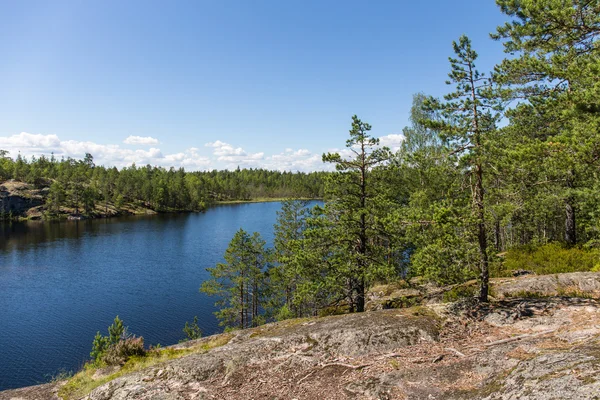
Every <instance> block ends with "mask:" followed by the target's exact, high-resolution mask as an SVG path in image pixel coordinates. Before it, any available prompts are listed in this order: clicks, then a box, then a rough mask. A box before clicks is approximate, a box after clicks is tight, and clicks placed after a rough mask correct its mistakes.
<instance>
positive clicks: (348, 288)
mask: <svg viewBox="0 0 600 400" xmlns="http://www.w3.org/2000/svg"><path fill="white" fill-rule="evenodd" d="M370 130H371V126H370V125H369V124H367V123H365V122H363V121H361V120H360V119H359V118H358V117H357V116H356V115H355V116H353V117H352V128H351V129H350V132H349V133H350V138H349V139H348V140H347V141H346V147H347V149H348V150H349V152H350V153H351V154H352V156H351V158H344V157H342V156H341V155H340V154H339V153H327V154H323V161H324V162H328V163H332V164H334V165H335V168H336V171H337V173H335V174H333V175H331V176H329V179H328V180H327V181H326V195H327V199H328V202H327V203H326V205H325V208H324V210H323V212H324V214H323V216H324V217H325V218H328V219H329V222H330V223H329V224H323V225H322V226H321V228H325V229H326V231H321V232H320V235H321V237H322V238H323V239H325V241H324V242H322V244H324V245H326V246H327V252H328V253H329V257H328V259H327V261H326V262H327V263H328V264H329V265H330V266H332V267H333V268H334V269H335V270H336V274H337V276H336V278H335V280H324V281H323V283H325V284H332V283H336V284H337V287H331V286H330V287H328V290H331V291H332V292H333V293H339V294H340V295H341V296H343V297H345V298H346V301H347V303H348V304H349V307H350V311H359V312H361V311H364V306H365V288H366V287H368V286H369V285H370V284H372V283H373V282H375V281H377V280H381V279H387V278H390V277H391V276H393V275H394V272H395V261H396V260H395V258H394V257H393V253H390V252H389V251H387V249H388V248H389V246H390V245H391V244H392V243H393V240H394V238H393V236H392V234H391V233H390V232H388V231H387V230H386V226H385V225H384V223H383V217H384V216H385V215H386V209H387V207H388V206H389V203H390V202H391V201H392V199H391V198H390V197H389V196H388V191H387V190H386V187H385V185H384V184H383V178H384V177H385V175H386V174H385V170H386V168H387V163H388V162H389V160H391V158H392V154H391V152H390V149H389V148H387V147H382V146H380V145H379V139H377V138H374V137H372V136H370V135H369V131H370ZM313 229H318V225H317V226H315V228H313Z"/></svg>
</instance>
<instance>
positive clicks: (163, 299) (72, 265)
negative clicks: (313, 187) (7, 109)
mask: <svg viewBox="0 0 600 400" xmlns="http://www.w3.org/2000/svg"><path fill="white" fill-rule="evenodd" d="M280 206H281V205H280V203H277V202H271V203H251V204H236V205H221V206H217V207H214V208H211V209H209V210H208V211H207V212H206V213H203V214H161V215H154V216H132V217H119V218H112V219H102V220H88V221H64V222H27V223H15V224H10V225H9V224H5V225H0V390H3V389H9V388H16V387H21V386H28V385H34V384H38V383H42V382H47V381H48V380H49V379H50V378H51V377H52V376H54V375H56V374H57V373H59V372H60V371H61V370H62V371H72V370H78V369H79V368H81V367H82V366H83V364H84V363H85V361H86V360H88V359H89V352H90V350H91V344H92V340H93V338H94V335H95V334H96V332H97V331H100V332H101V333H102V334H104V335H107V334H108V333H107V327H108V326H109V325H110V324H111V323H112V321H113V319H114V317H115V316H116V315H119V317H120V318H121V319H122V320H123V321H124V322H125V325H126V326H128V327H129V332H131V333H134V334H136V335H139V336H143V337H144V340H145V343H146V345H151V344H152V345H156V344H159V343H160V344H161V345H170V344H174V343H177V342H178V341H179V340H181V339H183V338H184V337H185V335H184V333H183V332H182V328H183V326H184V324H185V322H186V321H190V322H191V321H192V319H193V318H194V316H195V315H197V316H198V319H199V321H198V325H200V327H201V328H202V332H203V334H204V335H210V334H213V333H217V332H220V331H221V328H220V327H219V326H218V321H217V320H216V318H215V317H214V315H213V312H214V311H215V307H214V305H213V303H214V301H215V299H214V298H210V297H207V296H206V295H204V294H201V293H199V291H198V289H199V287H200V284H201V283H202V281H203V280H204V279H206V278H207V277H208V276H209V274H208V272H206V270H205V269H206V268H207V267H213V266H214V265H215V264H216V263H217V262H220V261H222V260H223V253H224V252H225V249H226V248H227V245H228V244H229V241H230V240H231V238H232V236H233V235H234V233H235V232H236V231H237V230H238V229H239V228H243V229H245V230H246V231H249V232H254V231H257V232H260V233H261V235H262V236H263V238H264V239H265V240H266V241H267V243H268V244H269V245H271V243H272V241H273V224H274V223H275V220H276V212H277V211H278V210H279V209H280Z"/></svg>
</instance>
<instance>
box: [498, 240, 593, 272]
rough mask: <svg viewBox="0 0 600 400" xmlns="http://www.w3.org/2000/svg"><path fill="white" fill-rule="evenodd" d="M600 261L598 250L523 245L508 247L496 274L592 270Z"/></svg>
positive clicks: (552, 244)
mask: <svg viewBox="0 0 600 400" xmlns="http://www.w3.org/2000/svg"><path fill="white" fill-rule="evenodd" d="M598 263H600V251H599V250H585V249H583V248H580V247H565V246H564V245H561V244H559V243H550V244H546V245H542V246H523V247H518V248H514V249H510V250H508V251H507V252H506V255H505V256H504V262H503V266H502V270H501V271H498V272H497V275H501V276H510V275H511V271H518V270H527V271H532V272H534V273H536V274H540V275H542V274H558V273H564V272H581V271H592V270H593V269H594V267H595V266H596V265H598Z"/></svg>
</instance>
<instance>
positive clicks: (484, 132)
mask: <svg viewBox="0 0 600 400" xmlns="http://www.w3.org/2000/svg"><path fill="white" fill-rule="evenodd" d="M452 46H453V48H454V53H455V54H456V58H453V57H450V58H449V60H450V65H451V71H450V73H449V74H448V76H449V77H450V80H449V81H447V82H446V83H447V84H449V85H451V84H454V85H455V86H456V89H455V91H453V92H451V93H449V94H447V95H445V96H444V100H443V101H442V100H438V99H433V98H432V99H430V100H429V101H428V107H429V109H430V110H433V111H436V112H439V113H440V116H441V118H440V119H436V120H430V121H429V122H428V125H429V126H430V127H432V128H434V129H436V130H438V131H440V132H441V133H442V138H443V139H444V140H446V141H447V142H448V143H449V144H450V145H451V146H452V151H451V154H457V155H460V156H461V161H462V162H463V163H464V165H465V166H466V168H467V171H468V178H469V182H470V187H471V193H472V199H473V200H472V205H473V211H474V218H475V224H476V226H477V233H476V235H477V241H478V245H479V257H480V260H479V272H480V274H479V280H480V291H479V299H480V300H481V301H487V298H488V292H489V288H488V282H489V261H488V245H487V229H486V220H485V214H486V208H485V207H486V203H485V189H484V174H485V173H486V172H485V171H484V164H485V163H486V156H487V148H488V146H489V136H490V135H492V134H493V132H495V130H496V126H495V124H496V121H497V120H498V118H499V110H500V108H499V107H500V104H499V102H498V97H497V95H496V94H495V93H494V91H493V90H492V82H491V80H489V79H488V78H486V77H484V75H483V74H481V73H480V72H479V71H477V69H476V67H475V60H476V59H477V53H476V52H475V51H474V50H473V49H472V48H471V41H470V39H469V38H468V37H467V36H464V35H463V36H461V37H460V39H459V41H458V42H453V43H452Z"/></svg>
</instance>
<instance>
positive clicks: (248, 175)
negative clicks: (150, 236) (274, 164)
mask: <svg viewBox="0 0 600 400" xmlns="http://www.w3.org/2000/svg"><path fill="white" fill-rule="evenodd" d="M324 176H325V173H323V172H312V173H291V172H279V171H268V170H264V169H240V168H238V169H237V170H234V171H226V170H223V171H217V170H214V171H208V172H202V171H197V172H186V171H185V170H184V169H183V168H180V169H175V168H170V169H165V168H161V167H154V166H151V165H146V166H143V167H137V166H136V165H135V164H134V165H132V166H131V167H128V168H123V169H121V170H119V169H117V168H116V167H112V168H107V167H104V166H97V165H95V164H94V158H93V156H92V155H91V154H86V156H85V158H84V159H83V160H76V159H73V158H66V159H64V158H63V159H60V160H57V159H56V158H55V157H54V156H51V157H50V158H47V157H45V156H43V155H42V156H40V157H39V158H36V157H32V158H31V159H30V160H27V159H26V158H24V157H21V155H20V154H19V155H18V156H17V157H16V159H15V160H13V159H12V158H10V157H9V155H8V153H7V152H6V151H3V150H0V182H3V181H6V180H8V179H14V180H16V181H20V182H26V183H29V184H31V185H33V186H34V187H35V188H46V189H47V193H46V195H45V199H46V200H45V202H46V204H45V206H46V214H45V217H46V218H49V219H52V218H53V217H56V216H58V215H59V214H64V212H63V211H64V208H66V207H68V208H69V209H70V210H72V211H73V213H74V214H75V215H83V216H93V215H94V214H98V213H101V212H102V211H103V210H105V209H108V208H109V207H110V208H116V209H117V210H119V209H121V208H123V206H124V205H125V204H127V203H134V204H141V205H143V206H144V207H147V208H150V209H152V210H155V211H158V212H169V211H202V210H204V209H206V207H208V206H210V205H211V204H214V203H216V202H219V201H235V200H240V201H246V200H256V199H270V198H286V197H295V198H321V197H322V196H323V193H322V188H323V183H322V182H323V178H324ZM2 217H3V218H5V219H10V218H11V216H10V215H3V216H2ZM0 219H1V218H0Z"/></svg>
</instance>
